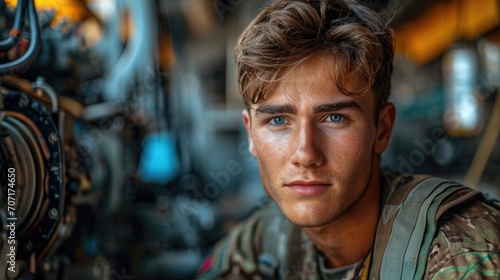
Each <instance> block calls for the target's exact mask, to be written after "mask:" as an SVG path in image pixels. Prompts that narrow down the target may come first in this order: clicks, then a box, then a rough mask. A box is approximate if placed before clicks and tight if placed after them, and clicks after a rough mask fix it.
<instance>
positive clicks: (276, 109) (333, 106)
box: [255, 100, 363, 115]
mask: <svg viewBox="0 0 500 280" xmlns="http://www.w3.org/2000/svg"><path fill="white" fill-rule="evenodd" d="M350 108H353V109H357V110H359V111H363V109H361V107H360V106H359V104H358V103H356V102H354V101H352V100H347V101H341V102H335V103H329V104H321V105H318V106H315V107H314V113H327V112H335V111H340V110H342V109H350ZM296 113H297V109H296V108H295V107H294V106H292V105H272V104H269V105H263V106H261V107H259V108H257V109H256V110H255V114H256V115H259V114H268V115H276V114H296Z"/></svg>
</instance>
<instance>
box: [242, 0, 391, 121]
mask: <svg viewBox="0 0 500 280" xmlns="http://www.w3.org/2000/svg"><path fill="white" fill-rule="evenodd" d="M318 54H325V55H328V56H332V57H333V58H334V59H335V61H334V63H333V67H334V68H333V73H334V75H333V77H332V78H333V81H334V83H335V85H336V86H337V87H338V89H339V90H340V91H341V92H342V93H343V94H346V95H348V94H363V93H367V92H370V91H372V92H373V93H374V94H375V97H376V104H375V106H376V108H375V112H376V114H377V115H378V112H379V110H380V108H382V106H383V105H384V104H386V103H387V99H388V98H389V94H390V87H391V74H392V68H393V65H392V61H393V56H394V50H393V35H392V31H391V30H390V29H389V28H388V27H387V26H386V25H385V24H384V22H383V20H382V19H381V18H380V17H379V15H378V14H377V13H376V12H375V11H373V10H371V9H370V8H368V7H366V6H364V5H361V4H359V3H357V2H356V1H354V0H277V1H276V2H274V3H273V4H271V5H269V6H267V7H265V8H264V9H263V10H262V11H261V12H260V13H259V14H258V15H257V17H256V18H255V19H254V20H253V21H252V22H251V23H250V24H249V25H248V27H247V28H246V29H245V30H244V31H243V33H242V34H241V36H240V37H239V39H238V42H237V45H236V48H235V51H234V58H235V61H236V66H237V76H238V84H239V90H240V93H241V94H242V96H243V100H244V103H245V105H246V106H247V107H250V105H251V103H253V104H256V103H258V102H259V101H261V100H263V99H265V95H266V93H267V92H268V90H269V88H270V86H271V85H272V84H273V83H275V82H277V81H279V80H280V79H281V78H283V77H284V76H285V75H286V74H287V73H289V72H290V71H291V70H293V69H295V68H296V67H298V66H300V65H302V64H303V63H304V61H306V60H307V59H308V58H311V57H312V56H314V55H318ZM353 77H355V78H354V79H353ZM353 81H356V82H357V84H356V87H355V88H353V87H352V85H353V83H352V82H353ZM359 81H360V82H359Z"/></svg>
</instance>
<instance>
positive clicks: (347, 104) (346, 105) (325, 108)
mask: <svg viewBox="0 0 500 280" xmlns="http://www.w3.org/2000/svg"><path fill="white" fill-rule="evenodd" d="M351 108H353V109H357V110H359V111H361V112H362V111H363V109H361V107H360V106H359V104H358V103H356V102H354V101H353V100H347V101H341V102H335V103H330V104H321V105H318V106H315V107H314V113H327V112H334V111H340V110H342V109H351Z"/></svg>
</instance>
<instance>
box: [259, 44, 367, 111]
mask: <svg viewBox="0 0 500 280" xmlns="http://www.w3.org/2000/svg"><path fill="white" fill-rule="evenodd" d="M336 63H339V62H338V61H336V60H335V57H333V56H332V55H325V54H321V55H315V56H312V57H310V58H308V59H306V60H305V61H304V62H302V63H301V64H300V65H298V66H297V67H294V68H293V69H291V70H288V71H287V72H286V73H284V74H283V75H282V76H281V78H280V79H279V80H278V81H276V82H274V83H271V84H270V85H269V87H268V90H267V92H266V95H265V98H264V99H262V100H260V101H259V102H258V103H257V104H254V105H253V106H251V107H252V108H257V107H259V106H261V105H264V104H269V103H276V102H279V103H282V102H286V101H288V102H290V103H292V104H293V105H295V106H299V105H300V104H302V103H305V102H320V103H321V102H326V101H328V102H330V101H336V100H337V101H338V100H355V101H356V102H360V103H363V104H365V105H366V106H370V107H371V104H373V106H374V104H375V98H374V95H373V93H372V92H371V91H369V92H362V93H359V89H360V88H363V87H364V86H365V85H366V83H364V82H363V79H361V78H359V77H358V76H357V75H354V74H353V75H349V76H345V77H340V76H339V73H338V72H343V75H346V74H345V71H343V69H341V70H339V69H340V68H341V67H342V65H341V64H339V65H337V64H336ZM339 82H341V83H342V85H341V86H339Z"/></svg>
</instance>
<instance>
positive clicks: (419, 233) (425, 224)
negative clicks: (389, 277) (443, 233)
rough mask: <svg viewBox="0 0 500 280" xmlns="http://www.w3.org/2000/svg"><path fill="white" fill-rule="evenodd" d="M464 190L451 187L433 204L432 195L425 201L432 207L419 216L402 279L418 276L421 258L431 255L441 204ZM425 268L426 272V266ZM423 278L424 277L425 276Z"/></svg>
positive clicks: (459, 187)
mask: <svg viewBox="0 0 500 280" xmlns="http://www.w3.org/2000/svg"><path fill="white" fill-rule="evenodd" d="M462 188H463V187H462V186H452V187H449V188H447V189H446V190H444V191H443V192H441V193H440V194H438V195H437V196H435V198H434V199H433V200H432V201H431V202H429V200H431V199H432V195H431V197H429V198H428V199H427V200H426V201H425V204H427V203H429V204H430V206H429V207H428V211H427V212H425V211H420V213H419V214H418V219H417V224H416V228H415V230H414V231H413V232H412V235H411V237H410V241H409V243H408V248H407V250H406V253H405V256H404V263H403V273H402V278H401V279H414V277H415V275H417V267H419V266H422V263H421V262H420V259H419V257H420V256H422V255H425V258H427V255H428V254H429V248H430V247H429V246H430V244H431V242H432V240H433V237H434V233H435V231H436V223H435V222H434V216H435V215H436V212H437V209H438V208H439V206H440V205H441V202H443V200H444V199H446V198H447V197H448V196H449V195H450V193H452V192H455V191H457V190H459V189H462ZM426 244H429V246H427V245H426ZM422 245H424V246H422ZM423 261H424V263H423V264H425V262H426V260H425V259H424V260H423ZM423 266H424V270H425V265H423ZM424 270H421V273H424ZM421 276H423V274H422V275H421ZM421 276H418V277H417V278H421Z"/></svg>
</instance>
